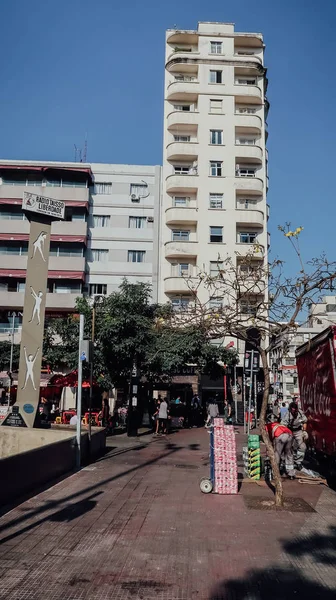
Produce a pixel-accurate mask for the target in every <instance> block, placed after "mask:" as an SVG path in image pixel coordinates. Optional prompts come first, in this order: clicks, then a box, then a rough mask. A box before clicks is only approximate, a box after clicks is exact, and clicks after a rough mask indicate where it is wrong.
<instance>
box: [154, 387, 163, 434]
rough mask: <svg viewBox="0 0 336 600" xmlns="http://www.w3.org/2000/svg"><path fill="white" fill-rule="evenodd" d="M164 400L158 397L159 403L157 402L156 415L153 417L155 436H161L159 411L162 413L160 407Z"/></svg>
mask: <svg viewBox="0 0 336 600" xmlns="http://www.w3.org/2000/svg"><path fill="white" fill-rule="evenodd" d="M161 402H162V399H161V396H160V395H159V396H158V399H157V402H156V409H155V413H154V414H153V417H154V419H155V431H154V435H159V425H160V419H159V411H160V405H161Z"/></svg>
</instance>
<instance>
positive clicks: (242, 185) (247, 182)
mask: <svg viewBox="0 0 336 600" xmlns="http://www.w3.org/2000/svg"><path fill="white" fill-rule="evenodd" d="M235 189H236V190H237V192H238V193H240V192H242V193H244V192H246V193H248V194H251V195H253V194H256V195H260V194H262V192H263V189H264V182H263V180H262V179H260V178H259V177H236V178H235Z"/></svg>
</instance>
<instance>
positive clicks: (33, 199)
mask: <svg viewBox="0 0 336 600" xmlns="http://www.w3.org/2000/svg"><path fill="white" fill-rule="evenodd" d="M22 210H28V211H30V212H34V213H38V214H40V215H46V216H47V217H50V218H52V219H64V213H65V202H62V200H54V199H53V198H47V197H46V196H39V195H38V194H31V193H30V192H23V200H22Z"/></svg>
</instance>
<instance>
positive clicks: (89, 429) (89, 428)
mask: <svg viewBox="0 0 336 600" xmlns="http://www.w3.org/2000/svg"><path fill="white" fill-rule="evenodd" d="M95 321H96V309H95V304H94V302H93V307H92V330H91V342H92V344H91V362H90V396H89V427H88V435H89V442H91V411H92V386H93V348H94V340H95Z"/></svg>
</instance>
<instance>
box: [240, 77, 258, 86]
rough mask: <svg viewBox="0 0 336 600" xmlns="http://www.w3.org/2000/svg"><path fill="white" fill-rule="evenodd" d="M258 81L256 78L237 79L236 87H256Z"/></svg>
mask: <svg viewBox="0 0 336 600" xmlns="http://www.w3.org/2000/svg"><path fill="white" fill-rule="evenodd" d="M256 84H257V80H256V79H255V78H249V79H236V85H256Z"/></svg>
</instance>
